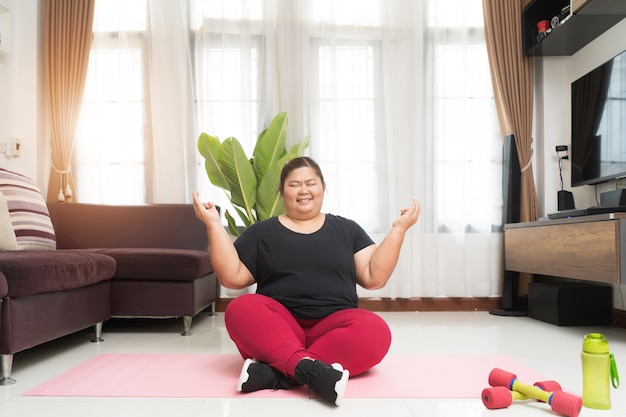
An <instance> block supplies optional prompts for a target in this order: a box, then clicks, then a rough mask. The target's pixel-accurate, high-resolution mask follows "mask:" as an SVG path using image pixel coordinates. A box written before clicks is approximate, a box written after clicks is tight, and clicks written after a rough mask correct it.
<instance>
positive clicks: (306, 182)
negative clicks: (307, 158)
mask: <svg viewBox="0 0 626 417" xmlns="http://www.w3.org/2000/svg"><path fill="white" fill-rule="evenodd" d="M324 188H325V185H324V184H323V183H322V180H321V178H320V177H319V175H317V173H316V172H315V170H314V169H313V168H309V167H303V168H297V169H294V170H293V171H291V173H289V175H288V176H287V178H286V179H285V183H284V187H283V194H282V197H283V204H284V205H285V210H286V211H287V215H288V216H289V217H293V218H297V219H300V220H303V219H309V218H314V217H315V216H317V215H318V214H319V213H320V211H321V210H322V203H323V201H324Z"/></svg>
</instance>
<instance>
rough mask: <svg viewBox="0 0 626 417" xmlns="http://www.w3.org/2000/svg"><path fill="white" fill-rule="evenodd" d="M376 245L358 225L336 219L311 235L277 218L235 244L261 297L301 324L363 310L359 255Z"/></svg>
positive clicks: (328, 218)
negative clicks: (358, 281)
mask: <svg viewBox="0 0 626 417" xmlns="http://www.w3.org/2000/svg"><path fill="white" fill-rule="evenodd" d="M372 244H374V241H373V240H372V239H371V238H370V237H369V236H368V235H367V233H365V231H364V230H363V229H362V228H361V227H360V226H359V225H358V224H357V223H356V222H354V221H352V220H349V219H345V218H343V217H340V216H335V215H332V214H326V215H325V220H324V225H323V226H322V227H321V228H320V229H319V230H318V231H316V232H314V233H311V234H302V233H296V232H293V231H291V230H289V229H287V228H286V227H285V226H283V225H282V224H281V223H280V222H279V221H278V218H277V217H272V218H270V219H268V220H264V221H261V222H258V223H254V224H252V225H251V226H250V227H248V228H247V229H246V230H245V232H244V233H242V234H241V236H239V237H238V238H237V240H236V241H235V247H236V248H237V252H238V253H239V258H240V259H241V261H242V262H243V264H244V265H245V266H246V267H247V268H248V270H249V271H250V273H251V274H252V275H253V276H254V279H255V280H256V283H257V291H256V292H257V293H258V294H264V295H267V296H269V297H272V298H274V299H275V300H277V301H279V302H280V303H281V304H283V305H284V306H285V307H287V308H288V309H289V310H290V311H291V313H292V314H293V315H294V316H295V317H297V318H300V319H317V318H322V317H326V316H327V315H329V314H331V313H333V312H335V311H339V310H343V309H346V308H354V307H356V306H357V302H358V297H357V294H356V274H355V267H354V254H355V253H356V252H358V251H360V250H361V249H363V248H366V247H367V246H370V245H372Z"/></svg>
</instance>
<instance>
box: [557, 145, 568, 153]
mask: <svg viewBox="0 0 626 417" xmlns="http://www.w3.org/2000/svg"><path fill="white" fill-rule="evenodd" d="M556 151H557V152H566V151H567V145H556Z"/></svg>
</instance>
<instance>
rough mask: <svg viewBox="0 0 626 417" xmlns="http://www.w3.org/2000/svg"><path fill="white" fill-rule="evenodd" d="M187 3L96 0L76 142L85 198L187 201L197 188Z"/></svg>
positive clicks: (81, 193) (120, 201)
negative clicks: (83, 98) (84, 90)
mask: <svg viewBox="0 0 626 417" xmlns="http://www.w3.org/2000/svg"><path fill="white" fill-rule="evenodd" d="M187 4H188V2H187V1H186V0H106V1H97V2H96V10H95V15H94V41H93V45H92V51H91V57H90V62H89V71H88V75H87V87H86V93H85V104H84V106H83V115H82V116H81V123H80V126H79V132H78V140H77V157H76V165H77V168H76V170H77V172H78V174H77V175H76V177H77V188H78V189H79V193H78V195H79V196H80V197H79V198H80V201H81V202H92V203H107V204H140V203H145V202H152V203H167V202H182V201H187V200H188V199H189V196H190V195H191V192H192V191H193V190H194V189H196V188H197V185H196V183H195V179H196V176H195V175H188V174H187V173H188V172H190V171H194V172H195V168H196V166H195V162H196V156H195V154H196V152H197V151H196V146H195V140H196V139H197V135H196V131H195V123H194V120H195V115H194V102H193V78H192V70H191V69H192V66H191V58H190V52H189V35H188V34H189V27H188V18H187V17H188V7H187ZM189 164H191V166H189Z"/></svg>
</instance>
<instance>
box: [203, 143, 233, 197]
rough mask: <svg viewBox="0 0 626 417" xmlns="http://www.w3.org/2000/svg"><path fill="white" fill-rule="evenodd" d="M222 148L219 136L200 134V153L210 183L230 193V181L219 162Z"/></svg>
mask: <svg viewBox="0 0 626 417" xmlns="http://www.w3.org/2000/svg"><path fill="white" fill-rule="evenodd" d="M220 148H221V144H220V140H219V138H218V137H217V136H211V135H207V134H206V133H201V134H200V137H199V138H198V151H200V154H201V155H202V156H203V157H204V169H205V170H206V173H207V176H208V177H209V181H211V184H213V185H215V186H216V187H220V188H223V189H225V190H227V191H228V190H229V187H228V180H227V179H226V177H225V176H224V173H223V172H222V170H221V169H220V165H219V162H218V158H219V154H220Z"/></svg>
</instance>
